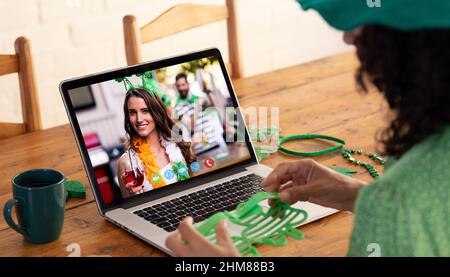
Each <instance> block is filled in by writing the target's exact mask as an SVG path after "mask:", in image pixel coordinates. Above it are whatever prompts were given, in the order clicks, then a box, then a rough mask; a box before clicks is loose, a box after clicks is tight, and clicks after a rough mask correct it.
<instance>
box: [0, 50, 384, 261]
mask: <svg viewBox="0 0 450 277" xmlns="http://www.w3.org/2000/svg"><path fill="white" fill-rule="evenodd" d="M357 66H358V62H357V60H356V58H355V55H354V53H352V52H351V53H345V54H340V55H336V56H332V57H329V58H326V59H322V60H318V61H315V62H311V63H308V64H303V65H298V66H294V67H291V68H287V69H282V70H277V71H273V72H270V73H266V74H262V75H258V76H255V77H251V78H245V79H239V80H235V81H233V83H234V88H235V90H236V93H237V95H238V98H239V101H240V104H241V106H243V107H244V108H246V107H249V106H266V107H272V106H275V107H279V112H280V125H281V126H280V127H281V128H282V134H298V133H321V134H327V135H331V136H337V137H340V138H343V139H345V140H346V141H347V146H348V147H360V148H363V149H364V150H366V151H374V150H375V147H376V143H375V133H376V131H377V130H378V129H379V128H380V127H382V126H384V123H383V122H384V118H383V114H384V113H383V111H384V110H386V108H385V107H386V106H385V102H384V101H383V99H382V96H381V95H380V94H379V93H375V92H371V93H368V94H361V93H357V90H356V85H355V82H354V72H355V69H356V68H357ZM302 147H312V148H314V147H317V145H313V144H305V145H303V146H302ZM0 155H1V159H0V206H1V207H2V208H3V205H4V204H5V202H6V201H7V200H8V199H10V198H11V181H10V180H11V178H12V177H13V176H14V175H15V174H16V173H18V172H21V171H24V170H27V169H32V168H56V169H58V170H60V171H62V172H63V173H64V174H65V175H66V176H67V177H68V178H69V179H77V180H81V181H82V182H84V183H85V184H86V185H88V180H87V177H86V174H85V171H84V169H83V165H82V162H81V158H80V155H79V153H78V150H77V148H76V145H75V140H74V138H73V135H72V131H71V129H70V127H69V126H68V125H65V126H60V127H55V128H52V129H48V130H44V131H40V132H34V133H29V134H25V135H21V136H17V137H14V138H9V139H4V140H0ZM297 159H298V158H295V157H287V156H284V155H282V154H278V153H277V154H274V155H272V156H271V157H270V158H269V159H266V160H264V161H263V163H264V164H266V165H268V166H271V167H275V166H276V165H277V164H279V163H280V162H282V161H294V160H297ZM317 160H318V161H320V162H321V163H323V164H325V165H327V166H348V167H352V166H351V165H349V164H348V163H347V161H345V160H344V159H343V158H342V157H340V156H336V155H326V156H322V157H318V158H317ZM355 177H357V178H361V179H363V180H366V181H370V180H371V177H370V176H369V175H368V174H367V173H365V172H364V171H363V170H361V168H359V173H358V174H357V175H356V176H355ZM352 220H353V215H352V214H351V213H349V212H340V213H337V214H334V215H332V216H329V217H327V218H323V219H321V220H318V221H316V222H313V223H310V224H307V225H305V226H302V227H300V229H301V230H302V231H303V232H304V234H305V238H304V239H303V240H300V241H296V240H293V239H289V243H288V245H286V246H284V247H270V246H260V247H259V250H260V252H261V254H262V255H264V256H344V255H346V253H347V249H348V243H349V236H350V233H351V228H352ZM71 243H78V244H79V245H80V247H81V255H82V256H88V255H111V256H166V255H165V254H164V253H162V252H161V251H159V250H157V249H155V248H153V247H152V246H150V245H148V244H147V243H145V242H143V241H141V240H139V239H138V238H135V237H134V236H132V235H130V234H128V233H127V232H125V231H123V230H121V229H119V228H117V227H115V226H113V225H112V224H110V223H108V222H107V221H106V220H104V219H103V218H102V217H101V216H100V215H99V214H98V211H97V208H96V205H95V202H94V200H93V198H92V192H91V191H90V188H89V189H88V197H87V199H84V200H73V199H69V201H68V203H67V211H66V215H65V222H64V229H63V231H62V235H61V237H60V238H59V239H58V240H57V241H55V242H52V243H49V244H45V245H33V244H29V243H27V242H25V241H24V239H23V238H22V236H21V235H19V234H18V233H16V232H14V231H13V230H12V229H10V228H9V227H8V226H7V225H6V223H5V221H4V219H3V217H1V219H0V256H67V255H69V254H70V253H69V252H67V251H66V247H67V246H68V245H69V244H71Z"/></svg>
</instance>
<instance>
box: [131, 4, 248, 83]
mask: <svg viewBox="0 0 450 277" xmlns="http://www.w3.org/2000/svg"><path fill="white" fill-rule="evenodd" d="M235 2H236V0H226V5H224V6H221V5H200V4H179V5H175V6H173V7H171V8H170V9H168V10H166V11H165V12H163V13H162V14H161V15H159V16H158V17H157V18H156V19H154V20H153V21H151V22H149V23H148V24H146V25H144V26H143V27H140V28H139V27H138V26H137V23H136V17H135V16H133V15H127V16H125V17H124V18H123V28H124V38H125V53H126V57H127V63H128V65H133V64H137V63H140V62H142V55H141V44H145V43H148V42H151V41H154V40H157V39H160V38H164V37H167V36H170V35H173V34H176V33H179V32H182V31H186V30H189V29H192V28H195V27H199V26H202V25H206V24H209V23H213V22H216V21H221V20H226V21H227V29H228V52H229V62H230V65H227V66H228V69H229V70H230V71H231V77H232V78H241V77H242V75H243V70H242V62H241V52H240V47H239V40H238V35H237V24H236V8H235V5H236V4H235Z"/></svg>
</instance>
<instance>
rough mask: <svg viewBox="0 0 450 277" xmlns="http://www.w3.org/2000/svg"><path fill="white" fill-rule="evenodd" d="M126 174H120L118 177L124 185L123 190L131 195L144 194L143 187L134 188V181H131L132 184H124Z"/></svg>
mask: <svg viewBox="0 0 450 277" xmlns="http://www.w3.org/2000/svg"><path fill="white" fill-rule="evenodd" d="M126 174H127V173H124V174H122V175H121V176H120V178H122V182H123V183H124V184H125V189H126V190H127V191H128V192H129V193H130V194H132V195H135V194H139V193H142V192H144V190H143V189H144V185H140V186H136V184H137V182H136V180H135V181H132V182H128V183H125V180H126V178H125V176H126Z"/></svg>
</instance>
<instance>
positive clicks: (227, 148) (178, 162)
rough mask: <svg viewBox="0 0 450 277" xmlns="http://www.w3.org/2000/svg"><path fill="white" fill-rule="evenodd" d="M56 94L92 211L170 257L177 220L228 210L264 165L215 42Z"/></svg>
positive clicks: (310, 207)
mask: <svg viewBox="0 0 450 277" xmlns="http://www.w3.org/2000/svg"><path fill="white" fill-rule="evenodd" d="M180 73H181V74H180ZM60 92H61V95H62V99H63V102H64V105H65V108H66V110H67V113H68V116H69V120H70V123H71V126H72V130H73V133H74V136H75V138H76V141H77V145H78V149H79V151H80V154H81V157H82V160H83V164H84V167H85V170H86V173H87V176H88V179H89V182H90V185H91V188H92V191H93V194H94V198H95V201H96V204H97V207H98V211H99V213H100V214H101V216H103V217H104V218H105V219H106V220H108V221H109V222H111V223H112V224H114V225H116V226H118V227H120V228H122V229H124V230H126V231H127V232H129V233H131V234H133V235H134V236H137V237H139V238H141V239H142V240H144V241H146V242H148V243H149V244H151V245H153V246H154V247H156V248H158V249H160V250H162V251H164V252H166V253H168V254H169V255H172V254H173V253H172V252H171V251H170V250H169V249H167V248H166V246H165V240H166V238H167V237H168V235H169V234H170V233H171V232H173V231H175V230H176V228H177V226H178V223H179V222H180V220H181V219H182V218H184V217H186V216H192V217H193V218H194V223H195V224H197V225H198V224H201V223H202V222H203V221H204V220H205V219H206V218H208V217H209V216H210V215H212V214H214V213H216V212H220V211H225V210H227V211H232V210H234V209H235V207H236V206H237V205H238V204H239V203H241V202H244V201H246V200H247V199H248V198H250V197H251V196H252V195H253V194H255V193H256V192H258V191H262V190H263V189H262V187H261V186H260V183H261V181H262V180H263V178H264V177H266V176H267V175H268V174H269V173H270V172H271V168H269V167H267V166H265V165H263V164H260V163H258V160H257V158H256V156H255V151H254V148H253V146H252V142H251V140H250V139H249V134H248V132H247V128H246V126H245V122H244V120H243V117H242V112H241V110H240V109H239V103H238V99H237V97H236V94H235V92H234V90H233V86H232V83H231V81H230V78H229V75H228V74H227V70H226V67H225V64H224V62H223V59H222V56H221V54H220V52H219V50H218V49H206V50H203V51H198V52H195V53H189V54H185V55H181V56H177V57H172V58H166V59H162V60H158V61H152V62H147V63H142V64H138V65H133V66H128V67H124V68H119V69H114V70H111V71H107V72H102V73H96V74H91V75H87V76H83V77H79V78H74V79H70V80H65V81H63V82H62V83H61V84H60ZM179 105H184V106H179ZM176 111H177V112H176ZM193 122H194V123H193ZM199 122H200V123H199ZM202 124H203V125H202ZM168 130H170V131H168ZM209 145H214V147H209ZM262 205H266V206H267V203H262ZM294 207H296V208H300V209H304V210H306V211H307V212H308V219H307V221H305V222H304V223H303V224H306V223H309V222H311V221H314V220H317V219H320V218H322V217H325V216H328V215H330V214H333V213H335V212H337V211H336V210H334V209H330V208H326V207H322V206H319V205H315V204H312V203H308V202H299V203H296V204H295V205H294ZM229 231H230V233H231V234H237V233H238V232H240V230H239V228H234V227H233V226H230V227H229Z"/></svg>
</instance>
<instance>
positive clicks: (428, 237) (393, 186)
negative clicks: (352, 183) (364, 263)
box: [348, 127, 450, 257]
mask: <svg viewBox="0 0 450 277" xmlns="http://www.w3.org/2000/svg"><path fill="white" fill-rule="evenodd" d="M449 192H450V127H448V128H446V129H445V130H444V131H443V132H441V133H439V134H435V135H432V136H430V137H429V138H427V139H425V140H424V141H423V142H421V143H419V144H418V145H416V146H414V147H413V148H412V149H411V150H409V151H408V152H407V153H406V154H405V155H403V157H402V158H401V159H400V160H398V161H392V160H391V161H389V162H388V163H387V164H386V167H385V174H384V175H383V176H381V177H380V178H379V179H377V180H376V181H375V182H374V183H372V184H370V185H368V186H367V187H365V188H363V189H361V191H360V193H359V195H358V198H357V200H356V204H355V221H354V223H353V232H352V236H351V241H350V249H349V253H348V255H349V256H366V257H367V256H378V255H380V256H450V197H449Z"/></svg>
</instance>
